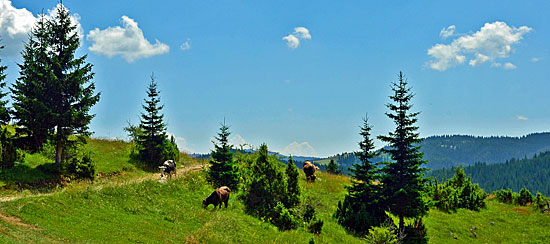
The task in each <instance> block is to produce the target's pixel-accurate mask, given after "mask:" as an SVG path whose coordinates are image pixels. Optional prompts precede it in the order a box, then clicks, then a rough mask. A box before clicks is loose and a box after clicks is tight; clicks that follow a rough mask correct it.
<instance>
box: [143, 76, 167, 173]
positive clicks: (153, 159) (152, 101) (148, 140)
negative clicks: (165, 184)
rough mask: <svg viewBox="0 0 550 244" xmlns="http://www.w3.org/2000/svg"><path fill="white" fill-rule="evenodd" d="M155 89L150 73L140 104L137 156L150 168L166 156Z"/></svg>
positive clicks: (164, 129) (160, 106) (164, 132)
mask: <svg viewBox="0 0 550 244" xmlns="http://www.w3.org/2000/svg"><path fill="white" fill-rule="evenodd" d="M159 95H160V94H159V92H158V90H157V82H156V81H155V77H154V76H153V75H151V82H150V83H149V86H148V88H147V98H146V99H145V100H144V101H145V104H143V105H142V107H143V109H145V113H142V114H141V122H140V125H139V126H140V127H141V128H142V133H141V134H140V135H139V136H138V143H137V144H138V147H139V156H140V159H141V161H143V162H144V163H146V164H147V166H148V167H149V168H151V169H154V168H155V167H157V166H160V165H161V164H162V163H163V162H164V161H165V160H167V159H168V158H166V157H165V155H163V151H164V150H163V149H164V146H165V143H166V141H167V136H166V124H165V123H164V122H163V118H164V114H162V113H161V110H162V109H163V108H164V105H160V104H159V103H160V97H159Z"/></svg>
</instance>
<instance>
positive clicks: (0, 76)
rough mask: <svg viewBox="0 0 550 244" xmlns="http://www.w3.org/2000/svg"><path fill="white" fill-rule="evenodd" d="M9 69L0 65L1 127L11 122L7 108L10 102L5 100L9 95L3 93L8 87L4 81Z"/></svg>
mask: <svg viewBox="0 0 550 244" xmlns="http://www.w3.org/2000/svg"><path fill="white" fill-rule="evenodd" d="M3 48H4V46H0V50H1V49H3ZM1 61H2V59H0V62H1ZM7 68H8V67H6V66H3V65H0V126H2V125H6V124H8V123H9V121H10V113H9V110H8V107H7V104H8V101H5V100H4V97H5V96H6V95H7V93H4V92H2V90H3V89H4V87H5V86H6V82H5V81H4V80H5V79H6V74H5V73H4V72H5V71H6V69H7Z"/></svg>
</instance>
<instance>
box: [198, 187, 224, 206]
mask: <svg viewBox="0 0 550 244" xmlns="http://www.w3.org/2000/svg"><path fill="white" fill-rule="evenodd" d="M230 192H231V189H229V187H227V186H222V187H220V188H219V189H217V190H215V191H214V192H212V194H210V196H209V197H208V198H206V199H202V207H203V208H207V207H208V205H210V204H213V205H214V209H216V207H217V206H218V205H219V206H220V207H219V208H221V207H222V203H225V208H227V202H229V193H230Z"/></svg>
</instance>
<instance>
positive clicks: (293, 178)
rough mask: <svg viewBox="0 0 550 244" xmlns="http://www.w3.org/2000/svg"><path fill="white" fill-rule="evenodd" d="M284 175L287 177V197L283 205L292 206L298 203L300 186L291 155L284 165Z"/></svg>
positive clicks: (296, 169)
mask: <svg viewBox="0 0 550 244" xmlns="http://www.w3.org/2000/svg"><path fill="white" fill-rule="evenodd" d="M285 173H286V177H287V181H286V182H287V193H288V199H287V201H286V204H285V207H286V208H292V207H294V206H297V205H298V204H300V187H299V186H298V176H299V175H300V173H299V172H298V168H296V165H294V160H293V159H292V156H290V157H288V164H287V166H286V171H285Z"/></svg>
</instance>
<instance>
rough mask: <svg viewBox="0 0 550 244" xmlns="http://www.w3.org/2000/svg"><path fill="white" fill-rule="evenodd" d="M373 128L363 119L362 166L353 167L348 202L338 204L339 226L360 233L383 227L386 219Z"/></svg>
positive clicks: (355, 165) (361, 133)
mask: <svg viewBox="0 0 550 244" xmlns="http://www.w3.org/2000/svg"><path fill="white" fill-rule="evenodd" d="M371 130H372V127H371V126H370V125H369V123H368V118H367V117H365V118H364V119H363V126H362V127H361V131H360V133H359V134H360V135H361V136H362V138H363V139H362V140H361V141H360V142H359V148H360V149H361V150H360V151H358V152H356V153H355V156H356V157H357V158H358V159H359V161H360V163H355V164H353V166H352V168H351V169H350V171H351V176H352V185H351V186H349V187H347V190H348V194H347V195H346V196H345V198H344V202H343V203H341V202H338V208H337V210H336V214H335V217H336V218H337V220H338V223H340V224H341V225H343V226H345V227H346V228H348V229H350V230H352V231H354V232H356V233H360V234H366V233H368V230H369V229H370V228H371V227H373V226H379V225H380V224H381V223H382V222H383V221H385V219H386V217H387V216H386V214H385V209H384V205H383V203H384V201H383V197H382V193H381V187H380V185H379V184H378V182H377V181H378V180H379V175H378V169H377V167H376V164H375V163H373V162H372V160H373V158H374V157H376V156H377V153H376V151H374V142H373V141H372V139H371V138H370V136H371Z"/></svg>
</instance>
